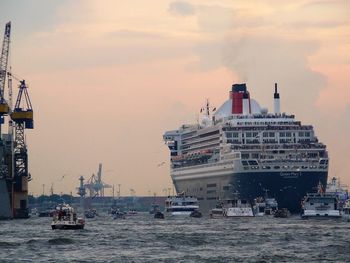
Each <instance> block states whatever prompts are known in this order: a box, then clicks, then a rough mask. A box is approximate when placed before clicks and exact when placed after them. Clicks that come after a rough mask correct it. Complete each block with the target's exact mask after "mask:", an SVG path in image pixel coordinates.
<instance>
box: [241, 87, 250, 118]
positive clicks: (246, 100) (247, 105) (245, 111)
mask: <svg viewBox="0 0 350 263" xmlns="http://www.w3.org/2000/svg"><path fill="white" fill-rule="evenodd" d="M248 114H250V98H249V92H244V93H243V115H248Z"/></svg>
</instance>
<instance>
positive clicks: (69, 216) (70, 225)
mask: <svg viewBox="0 0 350 263" xmlns="http://www.w3.org/2000/svg"><path fill="white" fill-rule="evenodd" d="M84 226H85V220H84V219H83V218H78V217H77V213H76V212H75V210H74V208H73V207H71V206H70V205H68V204H62V205H58V206H57V207H56V210H55V213H54V216H53V219H52V223H51V227H52V229H64V230H66V229H83V228H84Z"/></svg>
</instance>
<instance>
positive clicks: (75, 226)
mask: <svg viewBox="0 0 350 263" xmlns="http://www.w3.org/2000/svg"><path fill="white" fill-rule="evenodd" d="M51 227H52V229H53V230H55V229H60V230H77V229H84V225H51Z"/></svg>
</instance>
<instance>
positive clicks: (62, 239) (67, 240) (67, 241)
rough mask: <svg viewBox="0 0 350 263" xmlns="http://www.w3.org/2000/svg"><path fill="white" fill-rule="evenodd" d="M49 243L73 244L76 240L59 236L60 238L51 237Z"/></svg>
mask: <svg viewBox="0 0 350 263" xmlns="http://www.w3.org/2000/svg"><path fill="white" fill-rule="evenodd" d="M48 243H49V244H50V245H69V244H73V243H74V240H73V239H70V238H65V237H58V238H52V239H49V240H48Z"/></svg>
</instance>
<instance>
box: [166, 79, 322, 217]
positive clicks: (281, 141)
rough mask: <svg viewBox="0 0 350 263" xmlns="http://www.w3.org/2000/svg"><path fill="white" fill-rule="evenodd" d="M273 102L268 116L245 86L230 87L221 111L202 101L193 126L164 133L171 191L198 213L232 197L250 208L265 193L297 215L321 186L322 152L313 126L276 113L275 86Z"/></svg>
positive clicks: (277, 111) (276, 96) (185, 126)
mask: <svg viewBox="0 0 350 263" xmlns="http://www.w3.org/2000/svg"><path fill="white" fill-rule="evenodd" d="M273 97H274V110H273V112H268V110H267V109H266V108H264V107H261V106H260V105H259V103H258V102H257V101H256V100H254V99H251V97H250V93H249V91H248V89H247V86H246V84H234V85H232V90H231V91H230V97H229V99H228V100H227V101H226V102H225V103H224V104H223V105H222V106H221V107H219V108H218V109H216V108H215V107H211V106H210V104H209V101H207V102H206V105H205V106H204V107H203V108H202V109H201V110H200V116H199V118H198V122H197V123H194V124H183V125H181V126H180V127H179V128H178V129H175V130H170V131H167V132H165V133H164V135H163V140H164V142H165V143H166V145H167V146H168V148H169V150H170V176H171V178H172V181H173V183H174V186H175V188H176V191H177V192H186V193H187V194H189V195H193V196H196V197H197V198H198V201H199V204H200V206H201V211H203V212H205V211H209V210H210V209H212V208H215V205H216V202H217V200H220V199H223V198H225V197H227V196H228V197H230V194H232V192H233V191H234V192H238V193H239V195H240V197H241V198H242V199H246V200H248V201H250V202H253V200H254V198H256V197H257V196H263V195H264V193H265V191H268V192H269V195H270V196H271V197H272V198H275V199H276V200H277V202H278V204H279V206H280V207H285V208H288V209H289V210H290V211H291V212H297V211H300V202H301V201H302V198H303V197H304V196H305V195H306V193H308V192H311V191H312V188H313V187H314V186H315V185H317V183H318V182H321V183H322V184H323V185H324V186H325V185H326V183H327V177H328V152H327V149H326V145H324V144H323V143H321V142H320V141H319V140H318V138H317V137H316V134H315V131H314V129H313V126H311V125H305V124H302V123H301V122H300V121H299V120H297V119H296V118H295V116H294V115H292V114H286V113H283V112H281V110H280V95H279V93H278V90H277V84H275V92H274V96H273Z"/></svg>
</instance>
